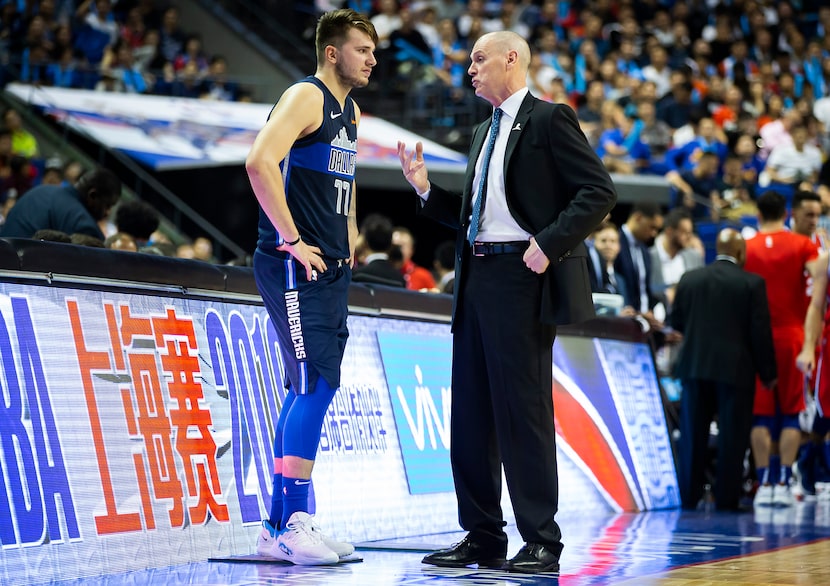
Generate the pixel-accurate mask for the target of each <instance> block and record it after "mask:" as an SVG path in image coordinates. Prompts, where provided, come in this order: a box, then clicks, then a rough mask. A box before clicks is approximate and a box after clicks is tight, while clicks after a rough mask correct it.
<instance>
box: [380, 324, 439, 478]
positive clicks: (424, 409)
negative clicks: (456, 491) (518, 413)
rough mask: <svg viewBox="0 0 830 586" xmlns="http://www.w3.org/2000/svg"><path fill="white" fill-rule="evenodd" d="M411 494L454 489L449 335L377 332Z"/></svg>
mask: <svg viewBox="0 0 830 586" xmlns="http://www.w3.org/2000/svg"><path fill="white" fill-rule="evenodd" d="M377 337H378V345H379V346H380V354H381V357H382V358H383V368H384V371H385V372H386V381H387V384H388V385H389V395H390V396H391V399H392V413H393V414H394V416H395V425H396V427H397V428H398V437H399V441H400V446H401V455H402V456H403V464H404V469H405V471H406V479H407V482H408V484H409V492H410V494H428V493H435V492H449V491H452V490H453V482H452V471H451V470H450V365H451V360H450V357H451V356H452V337H451V336H450V335H445V336H436V335H418V334H412V333H404V332H389V331H378V332H377Z"/></svg>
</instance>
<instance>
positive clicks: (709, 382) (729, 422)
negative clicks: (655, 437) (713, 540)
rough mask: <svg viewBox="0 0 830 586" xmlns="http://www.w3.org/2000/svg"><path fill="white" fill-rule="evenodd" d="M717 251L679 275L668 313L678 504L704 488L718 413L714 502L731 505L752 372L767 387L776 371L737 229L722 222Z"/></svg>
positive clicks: (759, 295) (760, 291)
mask: <svg viewBox="0 0 830 586" xmlns="http://www.w3.org/2000/svg"><path fill="white" fill-rule="evenodd" d="M717 252H718V256H717V257H716V259H715V262H713V263H712V264H710V265H709V266H707V267H704V268H702V269H697V270H694V271H691V272H688V273H686V274H684V275H683V277H682V278H681V279H680V282H679V283H678V285H677V293H676V295H675V301H674V306H673V308H672V313H671V316H670V318H669V322H670V324H671V326H672V327H673V328H674V329H675V330H678V331H679V332H681V333H682V334H683V336H684V341H683V346H682V348H681V350H680V358H679V359H678V361H677V365H676V367H675V374H676V376H678V377H679V378H680V379H681V380H682V381H683V394H682V396H681V412H680V443H679V450H678V451H679V470H678V479H679V482H680V498H681V501H682V504H683V508H685V509H694V508H696V507H697V505H698V502H699V501H700V499H701V497H702V496H703V492H704V482H705V469H706V463H707V455H708V443H709V426H710V424H711V422H712V418H713V416H714V414H715V413H717V414H718V424H719V428H718V456H717V469H716V470H715V487H714V495H715V506H716V507H717V509H718V510H738V508H739V505H740V497H741V480H742V471H743V459H744V454H745V453H746V449H747V447H748V445H749V433H750V430H751V428H752V402H753V397H754V393H755V374H756V373H757V374H758V376H759V377H760V379H761V380H762V381H763V382H764V384H765V385H766V386H767V387H769V388H772V387H773V386H774V385H775V379H776V366H775V351H774V349H773V345H772V329H771V327H770V315H769V306H768V304H767V293H766V285H765V283H764V279H762V278H761V277H759V276H758V275H755V274H752V273H748V272H745V271H744V270H743V264H744V262H745V261H746V243H745V242H744V239H743V238H742V237H741V234H740V233H739V232H737V231H735V230H733V229H731V228H727V229H725V230H722V231H721V232H720V233H719V234H718V239H717Z"/></svg>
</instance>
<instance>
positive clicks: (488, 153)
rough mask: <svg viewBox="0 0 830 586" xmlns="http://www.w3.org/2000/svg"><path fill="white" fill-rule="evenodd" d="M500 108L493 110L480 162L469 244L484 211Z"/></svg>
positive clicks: (472, 241)
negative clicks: (488, 136)
mask: <svg viewBox="0 0 830 586" xmlns="http://www.w3.org/2000/svg"><path fill="white" fill-rule="evenodd" d="M501 114H502V111H501V108H496V109H495V111H493V122H492V123H491V124H490V139H489V140H488V141H487V149H486V150H485V151H484V161H482V163H481V180H480V181H479V182H478V195H477V196H476V200H475V201H474V202H473V213H472V215H471V216H470V232H469V234H468V235H467V240H468V241H469V243H470V246H472V245H473V243H474V242H475V241H476V236H477V235H478V229H479V226H480V224H481V214H482V213H483V212H484V198H485V196H486V195H487V172H488V171H489V169H490V159H491V158H492V157H493V147H494V146H495V144H496V137H497V136H498V135H499V120H501Z"/></svg>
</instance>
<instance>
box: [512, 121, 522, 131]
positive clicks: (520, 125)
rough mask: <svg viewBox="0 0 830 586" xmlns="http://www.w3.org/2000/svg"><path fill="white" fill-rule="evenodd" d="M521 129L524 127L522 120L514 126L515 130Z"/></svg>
mask: <svg viewBox="0 0 830 586" xmlns="http://www.w3.org/2000/svg"><path fill="white" fill-rule="evenodd" d="M521 129H522V123H521V122H516V126H514V127H513V130H521Z"/></svg>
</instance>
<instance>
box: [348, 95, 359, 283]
mask: <svg viewBox="0 0 830 586" xmlns="http://www.w3.org/2000/svg"><path fill="white" fill-rule="evenodd" d="M354 120H355V125H356V126H357V128H358V129H360V108H358V107H357V104H356V103H355V105H354ZM359 142H360V135H359V134H358V143H359ZM348 226H349V266H350V267H352V268H354V266H355V264H357V259H356V258H355V256H354V251H355V248H356V247H357V236H358V230H357V183H356V182H355V181H352V201H351V202H349V217H348Z"/></svg>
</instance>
